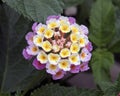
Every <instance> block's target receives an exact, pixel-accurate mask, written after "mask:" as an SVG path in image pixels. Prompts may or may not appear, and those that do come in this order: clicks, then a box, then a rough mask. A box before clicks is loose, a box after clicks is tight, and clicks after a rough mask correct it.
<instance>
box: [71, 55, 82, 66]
mask: <svg viewBox="0 0 120 96" xmlns="http://www.w3.org/2000/svg"><path fill="white" fill-rule="evenodd" d="M69 61H70V62H71V64H74V65H80V57H79V55H78V54H72V55H71V56H70V57H69Z"/></svg>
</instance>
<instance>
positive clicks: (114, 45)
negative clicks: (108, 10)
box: [109, 8, 120, 53]
mask: <svg viewBox="0 0 120 96" xmlns="http://www.w3.org/2000/svg"><path fill="white" fill-rule="evenodd" d="M109 49H110V51H112V52H114V53H120V8H118V9H117V10H116V34H115V36H114V37H113V40H112V41H111V44H110V46H109Z"/></svg>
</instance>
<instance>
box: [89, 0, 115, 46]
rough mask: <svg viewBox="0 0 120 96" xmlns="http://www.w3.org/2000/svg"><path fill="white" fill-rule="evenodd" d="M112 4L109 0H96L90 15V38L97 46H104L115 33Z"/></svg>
mask: <svg viewBox="0 0 120 96" xmlns="http://www.w3.org/2000/svg"><path fill="white" fill-rule="evenodd" d="M114 22H115V15H114V6H113V4H112V2H111V0H97V1H96V2H95V4H94V5H93V7H92V10H91V15H90V24H91V25H90V26H91V27H90V39H91V40H92V42H94V43H95V45H97V46H98V47H104V46H106V44H108V43H109V42H110V40H111V39H112V38H113V35H114V33H115V23H114Z"/></svg>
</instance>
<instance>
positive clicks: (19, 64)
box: [0, 5, 33, 91]
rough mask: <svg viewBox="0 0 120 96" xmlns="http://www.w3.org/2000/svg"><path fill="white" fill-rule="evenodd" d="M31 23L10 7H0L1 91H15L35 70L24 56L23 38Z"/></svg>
mask: <svg viewBox="0 0 120 96" xmlns="http://www.w3.org/2000/svg"><path fill="white" fill-rule="evenodd" d="M29 23H30V22H29V21H28V20H26V19H25V18H23V17H21V16H20V15H19V14H17V13H16V12H15V11H13V10H12V9H11V8H9V7H8V6H5V5H0V89H1V91H13V90H12V89H13V88H14V87H16V86H17V84H19V82H21V81H22V80H23V79H24V78H26V76H28V75H29V74H30V72H31V71H32V70H33V68H32V66H31V65H29V64H28V62H27V61H25V60H24V59H23V56H22V49H23V47H24V42H23V41H24V40H23V37H24V35H25V33H26V32H27V30H28V28H29ZM21 40H23V41H21Z"/></svg>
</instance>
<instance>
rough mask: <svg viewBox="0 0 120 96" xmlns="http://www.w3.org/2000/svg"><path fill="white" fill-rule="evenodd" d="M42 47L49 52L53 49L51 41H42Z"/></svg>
mask: <svg viewBox="0 0 120 96" xmlns="http://www.w3.org/2000/svg"><path fill="white" fill-rule="evenodd" d="M42 48H43V49H44V51H46V52H49V51H51V50H52V45H51V43H50V42H49V41H44V42H43V43H42Z"/></svg>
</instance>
